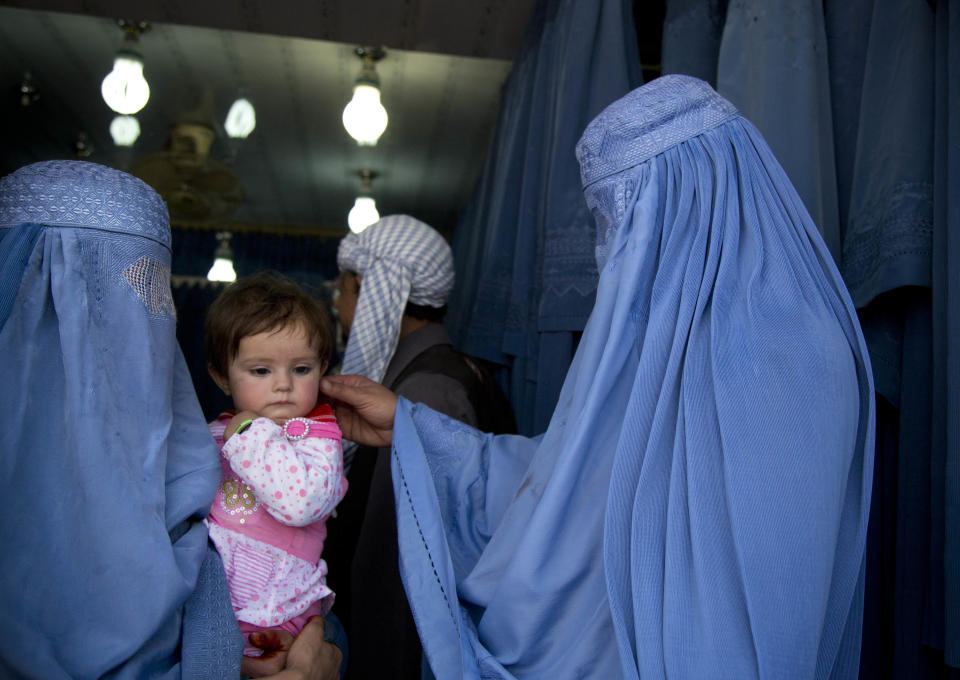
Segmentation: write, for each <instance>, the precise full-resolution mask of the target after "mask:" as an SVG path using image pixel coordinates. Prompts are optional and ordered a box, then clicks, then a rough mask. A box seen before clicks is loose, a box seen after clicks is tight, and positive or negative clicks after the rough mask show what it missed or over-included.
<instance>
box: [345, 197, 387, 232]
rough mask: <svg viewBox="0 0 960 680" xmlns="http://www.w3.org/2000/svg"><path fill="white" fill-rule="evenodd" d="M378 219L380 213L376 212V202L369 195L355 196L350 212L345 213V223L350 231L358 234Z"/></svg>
mask: <svg viewBox="0 0 960 680" xmlns="http://www.w3.org/2000/svg"><path fill="white" fill-rule="evenodd" d="M379 219H380V213H378V212H377V203H376V201H374V200H373V198H372V197H370V196H357V200H356V201H354V203H353V207H352V208H351V209H350V214H349V215H347V224H348V225H349V226H350V231H352V232H353V233H355V234H359V233H360V232H361V231H363V230H364V229H366V228H367V227H369V226H370V225H371V224H373V223H374V222H376V221H378V220H379Z"/></svg>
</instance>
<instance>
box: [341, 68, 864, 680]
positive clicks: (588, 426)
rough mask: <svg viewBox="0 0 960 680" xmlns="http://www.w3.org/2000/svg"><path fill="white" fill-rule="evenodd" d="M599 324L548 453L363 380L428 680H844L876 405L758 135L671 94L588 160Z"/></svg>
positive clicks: (533, 442) (348, 400)
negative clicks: (386, 448)
mask: <svg viewBox="0 0 960 680" xmlns="http://www.w3.org/2000/svg"><path fill="white" fill-rule="evenodd" d="M577 157H578V159H579V161H580V168H581V175H582V180H583V185H584V190H585V195H586V200H587V203H588V205H589V206H590V208H591V209H592V211H593V214H594V217H595V220H596V223H597V235H598V237H597V260H598V266H599V269H600V280H599V284H598V289H597V298H596V305H595V307H594V309H593V312H592V314H591V316H590V319H589V321H588V323H587V325H586V328H585V330H584V333H583V338H582V340H581V342H580V345H579V348H578V350H577V353H576V356H575V358H574V360H573V363H572V365H571V367H570V370H569V373H568V374H567V377H566V381H565V383H564V387H563V390H562V393H561V396H560V399H559V403H558V404H557V407H556V411H555V412H554V414H553V417H552V420H551V422H550V425H549V427H548V428H547V431H546V433H544V434H543V435H542V436H540V437H537V438H535V439H526V438H523V437H519V436H491V435H487V434H484V433H482V432H478V431H476V430H474V429H471V428H470V427H467V426H465V425H462V424H460V423H457V422H455V421H453V420H451V419H449V418H446V417H444V416H442V415H439V414H437V413H435V412H433V411H431V410H429V409H428V408H426V407H424V406H422V405H417V404H412V403H409V402H407V401H406V400H404V399H399V400H398V399H396V398H395V397H393V395H392V394H391V393H389V392H387V391H386V390H384V389H383V388H381V387H379V386H377V385H374V384H371V383H369V382H368V381H366V380H364V379H362V378H359V377H354V376H338V377H335V378H328V379H326V380H325V381H324V383H323V385H322V389H323V390H324V391H325V392H327V393H328V394H330V395H331V396H334V397H336V398H337V399H339V400H340V401H341V403H340V405H339V411H338V420H339V422H340V423H341V426H342V427H343V428H344V431H345V435H346V436H348V437H349V438H350V439H352V440H354V441H364V442H366V443H371V444H377V445H384V444H385V443H386V442H388V441H390V440H391V439H392V442H393V444H392V446H393V455H392V470H393V482H394V486H395V489H396V499H397V500H396V503H397V521H398V525H399V527H398V528H399V537H400V563H401V573H402V575H403V580H404V586H405V588H406V590H407V594H408V597H409V600H410V605H411V609H412V611H413V615H414V619H415V620H416V623H417V626H418V630H419V633H420V637H421V640H422V642H423V649H424V653H425V656H426V659H427V661H428V662H429V666H430V668H431V670H432V672H433V674H434V675H435V676H436V677H437V678H444V679H445V678H460V677H466V678H586V677H589V678H620V677H623V678H645V679H646V678H666V677H670V678H737V679H742V678H774V677H775V678H854V677H856V676H857V673H858V660H859V651H860V630H861V619H862V613H863V605H862V600H863V586H864V582H863V579H864V549H865V542H866V528H867V515H868V509H869V503H870V488H871V471H872V457H873V434H872V433H873V419H874V410H873V409H874V407H873V388H872V379H871V374H870V366H869V361H868V357H867V352H866V348H865V344H864V341H863V337H862V335H861V332H860V329H859V326H858V323H857V318H856V315H855V313H854V309H853V306H852V304H851V302H850V298H849V296H848V294H847V292H846V290H845V288H844V285H843V282H842V281H841V278H840V276H839V274H838V272H837V268H836V267H835V265H834V263H833V261H832V260H831V258H830V255H829V253H828V252H827V249H826V248H825V247H824V244H823V241H822V239H821V237H820V235H819V234H818V233H817V229H816V227H815V225H814V224H813V223H812V221H811V219H810V217H809V215H808V213H807V211H806V210H805V209H804V207H803V205H802V204H801V202H800V199H799V197H798V196H797V193H796V192H795V191H794V189H793V187H792V186H791V185H790V182H789V180H788V179H787V177H786V175H785V174H784V172H783V170H782V169H781V167H780V165H779V164H778V163H777V161H776V159H774V157H773V155H772V154H771V152H770V150H769V149H768V147H767V145H766V143H765V142H764V140H763V138H762V137H761V136H760V134H759V133H758V132H757V130H756V129H755V128H754V127H753V126H752V125H751V124H750V123H749V122H748V121H747V120H745V119H744V118H743V117H742V116H740V115H739V114H738V112H737V111H736V110H735V109H734V107H733V106H732V105H731V104H730V103H729V102H727V101H726V100H724V99H723V98H721V97H720V96H719V95H717V94H716V93H715V92H714V91H713V90H712V89H711V88H710V87H709V86H708V85H706V84H705V83H703V82H701V81H699V80H696V79H693V78H689V77H685V76H667V77H663V78H660V79H658V80H656V81H653V82H651V83H650V84H648V85H646V86H644V87H642V88H640V89H638V90H636V91H634V92H632V93H630V94H628V95H626V96H625V97H623V98H622V99H620V100H619V101H617V102H615V103H613V104H612V105H610V106H609V107H608V108H607V109H606V110H605V111H603V112H602V113H601V114H600V115H599V116H598V117H597V118H596V119H595V120H594V121H593V122H592V123H591V124H590V125H589V126H588V127H587V129H586V131H585V132H584V134H583V137H582V138H581V140H580V143H579V144H578V146H577Z"/></svg>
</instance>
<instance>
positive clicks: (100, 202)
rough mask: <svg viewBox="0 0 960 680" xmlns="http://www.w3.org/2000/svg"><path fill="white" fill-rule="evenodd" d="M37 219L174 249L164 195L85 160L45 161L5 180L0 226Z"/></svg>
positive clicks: (0, 196) (0, 193)
mask: <svg viewBox="0 0 960 680" xmlns="http://www.w3.org/2000/svg"><path fill="white" fill-rule="evenodd" d="M24 223H34V224H44V225H49V226H64V227H87V228H91V229H102V230H104V231H113V232H121V233H128V234H136V235H139V236H145V237H147V238H150V239H152V240H154V241H157V242H158V243H161V244H163V245H164V246H165V247H166V248H167V249H168V250H169V249H170V227H169V220H168V217H167V206H166V204H165V203H164V202H163V199H161V198H160V196H159V195H158V194H157V192H155V191H154V190H153V189H151V188H150V187H149V186H147V185H146V184H145V183H143V182H142V181H141V180H139V179H137V178H136V177H134V176H133V175H128V174H127V173H125V172H121V171H119V170H114V169H113V168H108V167H106V166H104V165H98V164H96V163H88V162H86V161H43V162H41V163H33V164H31V165H27V166H24V167H22V168H20V169H19V170H17V171H15V172H12V173H10V174H9V175H7V176H6V177H4V178H3V179H2V180H0V226H4V227H11V226H15V225H17V224H24Z"/></svg>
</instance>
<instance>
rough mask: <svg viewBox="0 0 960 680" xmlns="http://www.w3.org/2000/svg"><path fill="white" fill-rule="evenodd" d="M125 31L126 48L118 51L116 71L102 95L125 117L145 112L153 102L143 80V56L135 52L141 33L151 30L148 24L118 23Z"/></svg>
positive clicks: (106, 84)
mask: <svg viewBox="0 0 960 680" xmlns="http://www.w3.org/2000/svg"><path fill="white" fill-rule="evenodd" d="M117 25H119V26H120V28H121V29H123V33H124V46H123V47H122V48H121V49H119V50H117V53H116V55H114V59H113V70H112V71H110V73H108V74H107V75H106V77H105V78H104V79H103V83H102V84H101V85H100V94H102V95H103V101H105V102H106V103H107V106H109V107H110V108H111V109H113V110H114V111H116V112H117V113H119V114H121V115H131V114H134V113H136V112H137V111H139V110H140V109H142V108H143V107H144V106H146V104H147V100H148V99H150V86H149V85H148V84H147V80H146V78H144V77H143V57H141V56H140V53H139V52H138V51H137V50H136V49H134V48H135V47H136V45H137V41H138V39H139V37H140V34H141V33H144V32H145V31H147V30H149V28H150V25H149V24H148V23H147V22H145V21H140V22H132V21H125V20H123V19H121V20H119V21H117Z"/></svg>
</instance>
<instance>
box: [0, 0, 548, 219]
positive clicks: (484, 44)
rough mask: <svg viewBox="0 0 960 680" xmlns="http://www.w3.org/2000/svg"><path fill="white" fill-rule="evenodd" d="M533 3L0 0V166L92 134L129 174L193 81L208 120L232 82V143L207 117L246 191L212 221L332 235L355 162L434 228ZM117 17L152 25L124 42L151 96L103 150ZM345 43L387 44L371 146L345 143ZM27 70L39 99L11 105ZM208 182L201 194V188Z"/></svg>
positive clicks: (473, 164)
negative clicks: (123, 137) (134, 46)
mask: <svg viewBox="0 0 960 680" xmlns="http://www.w3.org/2000/svg"><path fill="white" fill-rule="evenodd" d="M533 4H534V0H420V1H418V0H397V1H390V0H376V1H374V2H361V1H353V2H350V1H347V0H328V1H312V2H311V1H306V0H303V1H294V0H273V2H267V1H266V0H242V1H239V2H226V1H224V0H192V1H188V0H149V1H146V2H119V1H117V0H99V1H98V0H49V1H43V2H12V1H10V0H0V82H2V88H0V117H2V120H3V123H2V127H0V130H2V132H0V134H2V149H3V151H2V154H0V174H6V173H8V172H10V171H12V170H14V169H16V168H17V167H19V166H21V165H24V164H26V163H29V162H33V161H38V160H46V159H52V158H71V157H76V156H75V152H76V142H77V139H78V138H79V137H80V136H81V135H85V136H86V140H87V143H88V145H89V146H91V147H92V153H91V154H90V155H89V156H88V157H87V160H91V161H95V162H99V163H104V164H106V165H111V166H114V167H118V168H121V169H124V170H129V169H131V167H134V164H135V163H137V162H138V161H141V160H142V159H143V158H144V157H147V156H150V155H151V154H158V153H160V152H162V151H163V149H164V145H165V144H166V143H167V141H168V137H169V132H170V130H171V127H172V126H173V124H174V123H175V122H176V121H177V119H178V118H179V117H180V116H182V115H183V113H184V112H185V111H187V110H189V109H193V108H196V107H197V105H198V102H199V101H200V98H201V93H203V92H205V91H206V92H207V93H208V94H209V95H210V96H212V109H211V111H212V118H213V119H214V120H215V121H216V124H218V125H222V121H223V119H224V117H225V115H226V112H227V110H228V108H229V106H230V104H231V103H232V101H233V99H234V98H235V97H236V96H238V95H240V94H243V95H244V96H246V97H248V98H250V99H251V100H252V101H253V103H254V105H255V106H256V110H257V129H256V130H255V132H254V133H253V134H252V135H251V136H250V137H249V138H248V139H246V140H244V141H242V142H239V143H237V142H235V141H232V140H228V139H226V137H225V136H224V134H223V132H222V129H221V130H220V132H219V135H218V138H217V140H216V141H215V143H214V145H213V148H212V151H211V158H213V159H214V161H215V167H217V168H221V167H222V168H225V169H227V170H228V171H229V172H232V173H233V174H234V175H235V176H236V178H237V180H238V182H239V187H240V188H241V190H242V196H243V200H242V202H241V203H240V204H239V206H238V207H236V209H235V211H234V212H233V213H232V214H230V215H229V216H227V217H224V218H222V219H221V220H220V221H219V224H221V225H223V224H225V225H247V226H255V227H257V228H263V229H267V230H303V229H307V230H311V231H324V232H333V233H343V232H344V231H345V229H346V227H345V224H346V215H347V212H348V211H349V209H350V207H351V206H352V204H353V199H354V197H355V196H356V193H357V191H358V189H359V188H360V180H359V178H358V176H357V171H359V170H361V169H363V168H367V169H370V170H373V171H374V172H376V173H377V175H378V176H377V178H376V179H375V180H374V182H373V193H374V195H375V197H376V199H377V204H378V207H379V209H380V212H381V214H389V213H398V212H403V213H408V214H411V215H414V216H416V217H419V218H420V219H423V220H425V221H427V222H429V223H432V224H434V225H435V226H437V227H438V228H440V229H441V230H443V231H449V230H451V229H452V228H453V227H454V226H455V221H456V215H457V213H458V212H459V210H460V209H461V208H462V207H463V205H464V204H465V203H466V202H467V200H468V199H469V197H470V195H471V193H472V190H473V187H474V185H475V182H476V179H477V177H478V176H479V173H480V169H481V166H482V163H483V160H484V158H485V156H486V153H487V146H488V142H489V139H490V136H491V132H492V128H493V125H494V122H495V119H496V114H497V110H498V104H499V93H500V88H501V86H502V84H503V82H504V80H505V78H506V77H507V74H508V73H509V70H510V64H511V60H512V58H513V57H514V56H515V53H516V51H517V50H518V48H519V46H520V43H521V40H522V36H523V31H524V27H525V25H526V23H527V20H528V18H529V15H530V12H531V11H532V7H533ZM119 18H123V19H130V20H136V21H140V20H145V21H149V22H150V23H151V27H150V30H149V31H148V32H147V33H146V34H145V35H143V36H142V38H141V39H140V41H139V46H138V49H139V51H140V52H141V53H142V55H143V58H144V62H145V68H144V73H145V76H146V78H147V80H148V81H149V83H150V88H151V97H150V101H149V102H148V104H147V106H146V107H145V108H144V109H143V111H141V112H140V113H139V114H138V118H139V121H140V125H141V128H142V130H143V132H142V135H141V137H140V139H139V140H138V141H137V143H136V145H135V146H134V147H133V148H132V149H122V148H118V147H116V146H114V144H113V142H112V140H111V138H110V135H109V132H108V128H109V124H110V121H111V120H112V118H113V115H114V114H113V113H112V112H111V111H110V110H109V109H108V108H107V106H106V104H104V102H103V99H102V98H101V96H100V82H101V80H102V79H103V76H104V75H105V74H106V73H107V72H108V71H109V70H110V68H111V67H112V60H113V53H114V51H115V50H116V49H117V48H118V47H120V46H121V43H122V32H121V30H120V29H119V28H118V27H117V25H116V19H119ZM359 45H377V46H383V47H384V48H385V49H386V52H387V54H386V57H385V58H384V59H383V60H382V61H380V62H379V64H378V65H377V71H378V73H379V75H380V79H381V83H382V100H383V103H384V106H385V107H386V108H387V111H388V112H389V116H390V123H389V126H388V127H387V131H386V133H385V134H384V136H383V137H382V138H381V139H380V142H379V144H378V145H377V146H376V147H373V148H369V147H367V148H361V147H358V146H357V145H356V143H355V142H354V141H353V140H352V139H351V138H350V137H348V136H347V134H346V132H345V131H344V129H343V126H342V124H341V121H340V116H341V113H342V110H343V107H344V105H345V104H346V103H347V101H348V100H349V98H350V96H351V94H352V87H353V80H354V78H355V77H356V75H357V74H358V73H359V70H360V60H359V59H358V58H357V57H356V56H355V55H354V48H355V47H357V46H359ZM27 72H29V73H30V74H31V76H32V78H33V82H34V83H35V85H36V87H37V91H38V95H39V97H38V98H37V99H36V101H34V102H33V103H31V104H30V105H29V106H23V105H21V103H20V97H19V87H20V84H21V82H22V81H23V78H24V74H25V73H27ZM157 157H158V156H153V158H157ZM216 162H219V163H222V164H223V165H222V166H221V165H219V163H216ZM214 179H216V178H215V177H214ZM215 185H216V183H215V182H214V183H211V184H210V185H209V186H208V187H206V188H205V189H203V191H206V192H208V193H210V192H211V191H212V192H213V194H215V193H216V191H213V189H211V187H215ZM180 221H181V222H184V223H189V220H187V221H184V220H180Z"/></svg>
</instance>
